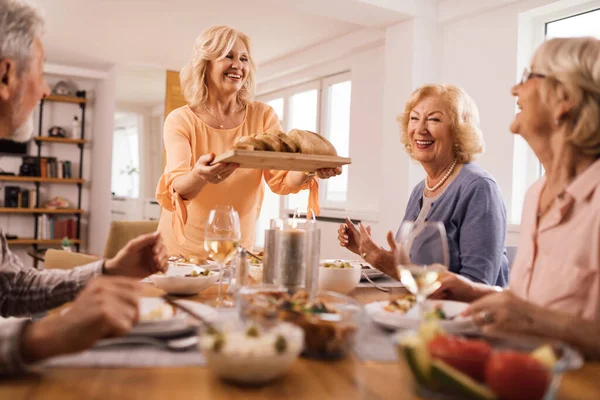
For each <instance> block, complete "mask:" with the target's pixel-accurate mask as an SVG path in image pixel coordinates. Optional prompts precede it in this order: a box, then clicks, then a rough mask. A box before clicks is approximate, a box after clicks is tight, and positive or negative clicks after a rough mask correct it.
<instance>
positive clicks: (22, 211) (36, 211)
mask: <svg viewBox="0 0 600 400" xmlns="http://www.w3.org/2000/svg"><path fill="white" fill-rule="evenodd" d="M0 213H2V214H73V215H75V214H82V213H83V210H81V209H75V208H58V209H56V210H53V209H48V208H14V207H10V208H9V207H5V208H0Z"/></svg>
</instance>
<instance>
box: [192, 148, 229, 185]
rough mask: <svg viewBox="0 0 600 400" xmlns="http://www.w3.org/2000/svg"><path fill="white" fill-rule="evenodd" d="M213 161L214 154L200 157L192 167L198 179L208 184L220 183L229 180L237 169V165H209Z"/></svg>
mask: <svg viewBox="0 0 600 400" xmlns="http://www.w3.org/2000/svg"><path fill="white" fill-rule="evenodd" d="M214 159H215V154H214V153H208V154H204V155H202V156H200V158H198V161H196V164H195V165H194V169H193V170H194V172H196V175H198V176H199V177H200V178H202V179H203V180H205V181H206V182H210V183H214V184H217V183H221V182H223V181H224V180H225V179H227V178H229V176H230V175H231V174H232V173H233V171H235V170H236V169H237V168H239V164H224V163H217V164H215V165H210V163H212V162H213V160H214Z"/></svg>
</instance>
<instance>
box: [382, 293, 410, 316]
mask: <svg viewBox="0 0 600 400" xmlns="http://www.w3.org/2000/svg"><path fill="white" fill-rule="evenodd" d="M416 302H417V298H416V297H415V295H413V294H406V295H404V296H402V297H397V298H395V299H392V300H390V302H389V303H388V304H386V305H385V306H384V307H383V309H384V310H385V311H388V312H399V313H402V314H406V312H407V311H408V310H410V309H411V308H412V307H413V306H414V305H415V304H416Z"/></svg>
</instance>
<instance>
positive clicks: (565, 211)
mask: <svg viewBox="0 0 600 400" xmlns="http://www.w3.org/2000/svg"><path fill="white" fill-rule="evenodd" d="M545 183H546V179H545V177H543V178H541V179H540V180H539V181H538V182H536V183H535V184H534V185H533V186H531V188H530V189H529V190H528V192H527V196H526V197H525V204H524V207H523V218H522V221H521V235H520V239H519V250H518V252H517V255H516V257H515V262H514V264H513V267H512V271H511V274H510V288H511V290H513V291H514V292H515V293H516V294H517V295H519V296H521V297H523V298H524V299H526V300H528V301H530V302H532V303H535V304H538V305H540V306H542V307H547V308H550V309H554V310H560V311H563V312H567V313H569V314H572V315H576V316H579V317H582V318H585V319H589V320H600V160H597V161H596V162H594V164H592V165H591V166H589V167H588V168H587V169H586V170H585V171H584V172H583V173H582V174H580V175H579V176H578V177H576V178H575V180H574V181H573V182H571V184H570V185H569V186H568V187H567V188H566V189H565V191H564V192H563V194H562V195H560V196H559V197H558V198H557V199H556V200H555V202H554V204H553V205H552V207H551V209H550V210H549V211H548V214H547V215H546V217H545V218H544V219H542V220H541V224H540V226H539V228H538V222H537V214H538V209H539V205H538V204H539V198H540V194H541V192H542V189H543V187H544V185H545Z"/></svg>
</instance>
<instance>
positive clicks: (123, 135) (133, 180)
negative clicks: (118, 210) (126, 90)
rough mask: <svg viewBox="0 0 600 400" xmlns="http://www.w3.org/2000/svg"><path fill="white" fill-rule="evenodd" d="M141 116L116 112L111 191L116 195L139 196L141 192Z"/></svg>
mask: <svg viewBox="0 0 600 400" xmlns="http://www.w3.org/2000/svg"><path fill="white" fill-rule="evenodd" d="M139 125H140V116H139V115H138V114H135V113H125V112H117V113H115V128H114V135H113V158H112V176H111V178H112V180H111V191H112V192H113V195H115V196H122V197H132V198H137V197H139V194H140V172H139V170H140V146H139V130H140V126H139Z"/></svg>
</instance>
